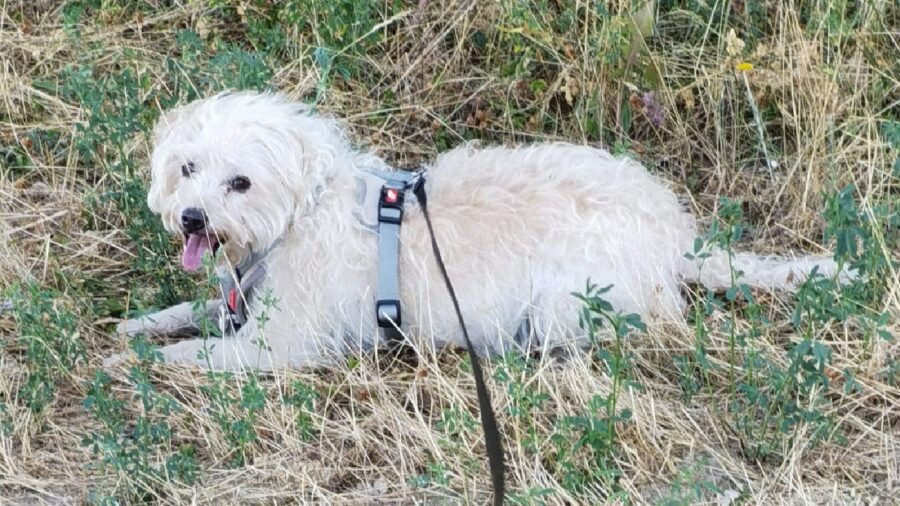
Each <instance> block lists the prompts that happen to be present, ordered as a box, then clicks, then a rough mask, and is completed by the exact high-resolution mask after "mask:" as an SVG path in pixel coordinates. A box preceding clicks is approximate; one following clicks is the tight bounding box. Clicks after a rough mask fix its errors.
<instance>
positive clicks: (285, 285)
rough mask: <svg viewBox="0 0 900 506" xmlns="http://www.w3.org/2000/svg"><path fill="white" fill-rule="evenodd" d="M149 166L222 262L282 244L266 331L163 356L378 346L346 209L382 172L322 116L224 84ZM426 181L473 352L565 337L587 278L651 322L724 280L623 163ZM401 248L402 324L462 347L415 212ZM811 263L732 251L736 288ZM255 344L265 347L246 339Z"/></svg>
mask: <svg viewBox="0 0 900 506" xmlns="http://www.w3.org/2000/svg"><path fill="white" fill-rule="evenodd" d="M188 161H190V162H193V164H194V167H195V168H196V172H195V173H194V174H193V175H192V177H184V176H183V174H182V171H181V169H180V167H181V166H182V165H184V164H185V163H187V162H188ZM151 163H152V185H151V188H150V193H149V204H150V207H151V209H153V210H154V211H156V212H158V213H160V214H161V215H162V219H163V221H164V223H165V225H166V227H167V228H168V229H169V230H170V231H172V232H173V233H178V234H180V233H181V229H182V226H181V223H180V216H181V213H182V211H183V210H184V209H185V208H188V207H199V208H202V209H205V210H206V212H207V214H208V216H209V220H210V228H211V229H212V230H214V231H215V233H216V234H219V235H221V236H222V237H223V238H225V239H227V241H226V242H225V244H224V246H223V248H222V251H221V252H220V254H219V255H218V257H217V258H218V265H219V267H218V268H219V269H220V271H221V270H224V271H227V270H228V268H229V266H230V265H236V264H237V263H238V262H239V261H240V260H241V259H242V258H244V257H245V256H246V255H247V254H248V252H249V251H250V249H252V250H254V251H262V250H264V249H265V248H267V247H268V246H269V245H270V244H272V243H273V241H275V240H276V239H278V238H283V241H282V242H281V243H280V244H279V245H278V246H277V247H276V248H274V249H273V251H272V252H271V254H270V255H269V257H268V259H267V262H268V276H267V278H266V279H264V281H263V283H262V284H261V286H260V287H258V288H257V289H256V293H257V294H260V293H263V292H267V291H271V294H272V295H273V296H274V297H275V298H276V299H277V301H278V302H277V308H275V309H270V310H269V311H268V313H269V314H268V317H269V320H268V322H267V323H266V324H265V328H264V329H261V328H260V327H259V325H257V323H256V321H255V319H254V318H251V322H249V323H248V325H246V326H245V327H243V328H242V329H241V330H240V332H239V333H238V335H236V336H233V337H229V338H226V339H223V340H221V341H218V340H215V339H213V340H209V341H208V342H204V341H203V340H202V339H192V340H186V341H182V342H180V343H177V344H175V345H171V346H167V347H164V348H162V351H163V354H164V355H165V357H166V359H167V360H168V361H173V362H180V363H188V364H199V365H207V364H211V365H212V366H213V367H222V368H229V369H236V368H240V367H244V366H252V367H261V368H265V369H267V368H273V367H280V366H304V365H309V364H317V363H321V362H322V361H323V360H325V359H327V357H329V356H331V355H333V353H334V352H337V353H343V352H346V350H347V348H348V346H361V347H363V348H368V347H371V346H372V345H377V344H378V343H379V341H380V338H379V337H378V332H377V328H376V326H375V318H374V299H375V295H374V290H375V285H376V275H377V269H376V263H377V244H376V237H375V236H374V235H373V234H371V232H369V231H368V230H366V229H365V228H364V227H363V226H362V225H361V224H360V223H359V222H358V221H357V219H356V218H354V213H355V212H357V211H358V209H356V208H357V207H358V206H359V203H358V202H357V199H356V195H355V191H356V183H355V178H356V175H357V174H359V172H360V171H366V170H369V169H372V168H379V169H382V170H384V169H387V166H386V164H385V163H384V161H382V160H381V159H379V158H377V157H375V156H373V155H371V154H367V153H364V152H360V151H357V150H355V149H353V148H352V147H351V146H350V144H349V142H348V141H347V139H346V136H345V135H344V133H343V132H342V130H341V128H340V126H339V124H338V123H337V122H335V121H334V120H331V119H327V118H324V117H322V116H319V115H316V114H313V113H311V111H310V110H309V109H308V108H307V107H306V106H304V105H301V104H298V103H295V102H291V101H290V100H288V99H286V98H284V97H282V96H279V95H274V94H254V93H232V94H222V95H218V96H215V97H212V98H208V99H204V100H200V101H197V102H194V103H191V104H189V105H187V106H184V107H182V108H180V109H177V110H175V111H173V112H170V113H168V114H167V115H165V116H164V117H163V118H162V119H161V120H160V122H159V124H158V126H157V128H156V131H155V149H154V151H153V155H152V159H151ZM237 175H243V176H246V177H248V178H249V179H250V180H251V183H252V186H251V188H250V189H249V190H248V191H246V192H244V193H237V192H231V191H228V188H227V181H229V179H230V178H233V177H234V176H237ZM427 190H428V195H429V204H430V207H429V209H430V212H431V215H432V219H433V221H434V226H435V231H436V234H437V240H438V242H439V244H440V246H441V249H442V252H443V255H444V259H445V262H446V264H447V269H448V271H449V275H450V278H451V279H452V281H453V283H454V286H455V287H456V291H457V293H458V294H459V297H460V303H461V307H462V312H463V314H464V315H465V318H466V321H467V323H468V326H469V332H470V334H471V336H472V340H473V343H474V345H475V346H476V347H478V348H479V350H478V351H491V352H496V351H499V350H503V349H506V348H509V347H510V346H511V345H513V344H514V343H516V338H515V336H516V335H517V333H519V332H520V330H521V329H522V328H523V326H524V325H525V324H526V322H528V325H530V327H531V329H532V335H533V337H534V339H535V340H536V341H537V342H538V343H542V344H543V343H549V344H552V342H553V341H558V340H564V339H572V338H576V339H577V338H578V337H579V336H580V335H581V332H580V330H579V327H578V305H579V303H578V301H577V300H576V299H575V298H574V297H573V296H572V295H571V293H572V292H575V291H581V290H583V288H584V286H585V282H586V280H588V279H590V280H592V281H593V282H595V283H597V284H599V285H602V286H605V285H609V284H611V285H613V288H612V290H611V291H610V292H608V293H607V294H606V298H607V299H608V300H609V301H610V302H611V303H612V304H613V305H614V306H615V307H616V308H617V309H618V310H622V311H627V312H636V313H639V314H641V315H642V316H643V317H644V319H645V320H648V321H651V322H661V321H670V320H677V319H680V318H681V311H682V309H683V307H684V304H685V302H684V300H683V298H682V296H681V293H680V287H681V285H682V283H684V282H685V281H699V282H700V283H702V284H704V285H707V286H710V287H723V286H728V285H729V284H730V270H729V267H728V265H727V262H726V259H725V257H724V255H722V254H720V253H715V254H714V255H713V257H712V258H710V259H708V260H707V262H706V264H705V266H704V268H703V269H702V275H701V276H699V279H698V268H697V264H696V262H692V261H689V260H687V259H686V258H685V257H684V253H685V252H687V251H689V250H690V249H691V245H692V242H693V240H694V238H695V237H696V236H697V230H696V225H695V222H694V219H693V218H692V216H691V215H690V214H689V213H687V212H685V210H684V209H683V208H682V206H681V205H680V204H679V202H678V200H677V198H676V196H675V194H674V193H673V192H672V191H671V190H669V188H667V186H666V185H665V184H663V183H662V182H661V181H659V180H658V179H656V178H655V177H653V176H652V175H650V174H649V173H648V172H647V171H646V170H644V169H643V168H642V167H641V166H640V165H639V164H638V163H636V162H634V161H632V160H629V159H627V158H616V157H613V156H612V155H610V154H609V153H607V152H606V151H602V150H599V149H594V148H590V147H585V146H575V145H571V144H539V145H533V146H528V147H522V148H516V149H510V148H501V147H494V148H488V149H477V148H474V147H472V146H465V147H461V148H457V149H454V150H452V151H450V152H447V153H444V154H443V155H441V156H439V157H438V158H437V160H436V161H435V162H434V163H433V164H432V165H431V166H430V168H429V171H428V178H427ZM410 200H413V201H414V199H413V198H412V196H411V195H410ZM401 251H402V252H401V258H400V272H401V298H402V303H403V310H404V320H403V330H404V331H407V332H409V331H411V332H412V333H413V334H416V333H418V334H420V335H425V336H433V337H432V341H433V343H434V345H435V346H442V345H444V344H447V343H453V344H456V345H462V340H461V338H462V336H461V333H460V330H459V328H458V327H457V322H456V317H455V314H454V313H453V310H452V306H451V303H450V300H449V297H448V295H447V290H446V288H445V286H444V284H443V281H442V280H441V278H440V275H439V272H438V270H437V267H436V265H435V261H434V258H433V256H432V252H431V249H430V243H429V237H428V235H427V230H426V228H425V222H424V220H423V217H422V214H421V211H420V209H419V208H418V207H417V206H416V205H411V206H409V207H408V210H407V213H406V216H405V218H404V222H403V226H402V231H401ZM814 264H818V265H819V268H820V270H821V271H823V272H824V273H825V274H829V273H833V272H834V269H835V264H834V263H833V262H832V261H831V260H829V259H828V258H823V257H804V258H801V259H797V260H785V259H777V258H771V259H766V258H760V257H757V256H755V255H751V254H741V255H739V256H738V257H737V258H736V268H738V269H740V270H742V271H744V275H745V278H744V280H745V281H746V282H748V283H750V284H753V285H757V286H761V287H767V288H777V287H784V288H790V287H791V286H792V285H793V284H794V283H796V282H798V281H800V280H802V279H803V276H804V275H805V274H806V273H807V272H808V271H809V270H810V269H811V267H812V266H813V265H814ZM179 308H180V309H179ZM250 308H251V314H254V315H258V314H260V312H262V311H265V310H266V308H265V307H263V304H262V303H261V297H259V296H257V297H253V298H252V300H251V301H250ZM167 311H168V313H166V312H163V313H161V314H159V315H157V316H156V317H152V316H151V317H147V318H144V319H141V320H135V321H131V322H129V323H128V324H126V325H125V326H124V327H123V330H124V331H125V332H126V333H134V332H137V331H140V330H150V331H156V332H157V333H160V332H165V331H166V330H167V329H169V328H174V327H176V326H182V327H183V326H184V324H185V322H188V321H190V319H191V315H190V310H189V308H187V306H186V305H182V306H176V307H175V308H170V309H169V310H167ZM163 321H168V323H161V322H163ZM173 322H176V323H177V325H176V323H173ZM260 337H263V338H264V340H265V342H266V344H267V345H268V348H269V349H268V350H265V349H260V347H259V345H258V342H259V338H260ZM518 344H521V343H518ZM204 348H207V349H209V348H211V350H208V351H209V353H208V355H209V357H208V360H209V362H207V358H198V352H200V351H201V350H203V349H204Z"/></svg>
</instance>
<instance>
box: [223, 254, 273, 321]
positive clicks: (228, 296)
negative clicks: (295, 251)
mask: <svg viewBox="0 0 900 506" xmlns="http://www.w3.org/2000/svg"><path fill="white" fill-rule="evenodd" d="M279 244H281V238H280V237H279V238H278V239H276V240H275V242H273V243H272V244H271V245H269V247H268V248H266V249H265V250H263V251H261V252H259V253H256V252H251V253H250V256H248V257H247V259H246V260H244V261H243V262H241V263H239V264H238V265H236V266H235V267H234V273H233V274H232V273H230V272H225V273H223V274H220V275H219V292H220V293H221V295H222V301H223V302H224V304H222V305H221V306H220V307H219V329H220V330H221V331H222V333H223V334H225V335H233V334H235V333H236V332H237V331H238V330H240V328H241V327H242V326H244V324H245V323H247V319H248V315H247V301H248V300H250V296H251V294H252V293H253V289H254V288H255V287H256V285H257V283H259V280H261V279H262V278H263V276H265V274H266V262H265V259H266V257H268V256H269V253H271V251H272V250H273V249H275V247H277V246H278V245H279Z"/></svg>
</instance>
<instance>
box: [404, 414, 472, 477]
mask: <svg viewBox="0 0 900 506" xmlns="http://www.w3.org/2000/svg"><path fill="white" fill-rule="evenodd" d="M477 427H478V423H477V422H476V421H475V417H473V416H472V414H471V413H469V412H468V411H466V410H465V409H463V408H461V407H460V406H456V405H454V406H451V407H450V408H449V409H445V410H443V411H442V412H441V419H440V420H439V421H438V422H437V423H436V424H435V429H437V430H438V431H440V432H441V433H442V434H443V437H442V438H440V439H439V440H438V444H439V445H440V446H441V447H443V448H444V449H445V450H446V451H448V452H450V453H451V454H452V455H454V456H456V457H459V458H460V459H461V461H462V462H463V469H462V470H463V471H465V470H474V469H477V468H478V461H477V460H476V459H475V458H473V457H472V455H471V454H470V453H469V451H468V445H467V444H466V441H467V439H469V438H470V437H471V436H472V434H474V433H475V431H476V429H477ZM448 472H449V468H448V467H447V464H446V463H445V462H443V461H437V460H436V461H432V462H430V463H429V464H428V465H427V466H426V469H425V472H424V473H422V474H419V475H416V476H415V477H413V478H411V479H410V480H409V483H410V484H411V485H412V486H414V487H417V488H424V487H427V486H430V485H440V486H443V487H448V486H450V477H449V474H448Z"/></svg>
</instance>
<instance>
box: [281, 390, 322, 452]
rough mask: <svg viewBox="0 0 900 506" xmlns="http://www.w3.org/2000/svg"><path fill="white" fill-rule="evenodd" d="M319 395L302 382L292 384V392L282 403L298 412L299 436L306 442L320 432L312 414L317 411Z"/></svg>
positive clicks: (287, 393)
mask: <svg viewBox="0 0 900 506" xmlns="http://www.w3.org/2000/svg"><path fill="white" fill-rule="evenodd" d="M318 399H319V393H318V392H316V391H315V390H314V389H312V388H311V387H310V386H308V385H306V384H305V383H303V382H302V381H300V380H294V381H292V382H291V387H290V391H289V392H286V393H285V394H284V395H283V396H282V402H284V404H286V405H288V406H293V408H294V409H295V410H296V413H297V414H296V416H295V418H294V420H295V422H296V427H297V434H298V435H299V436H300V438H302V439H304V440H309V439H312V438H313V436H315V435H316V433H317V432H318V428H317V427H316V424H315V421H314V419H313V416H312V414H313V413H314V412H315V411H316V401H317V400H318Z"/></svg>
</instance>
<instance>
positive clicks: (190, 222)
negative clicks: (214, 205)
mask: <svg viewBox="0 0 900 506" xmlns="http://www.w3.org/2000/svg"><path fill="white" fill-rule="evenodd" d="M204 227H206V213H205V212H203V209H197V208H196V207H189V208H187V209H185V210H184V211H182V212H181V228H183V229H184V231H185V233H188V234H193V233H194V232H199V231H200V230H203V228H204Z"/></svg>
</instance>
